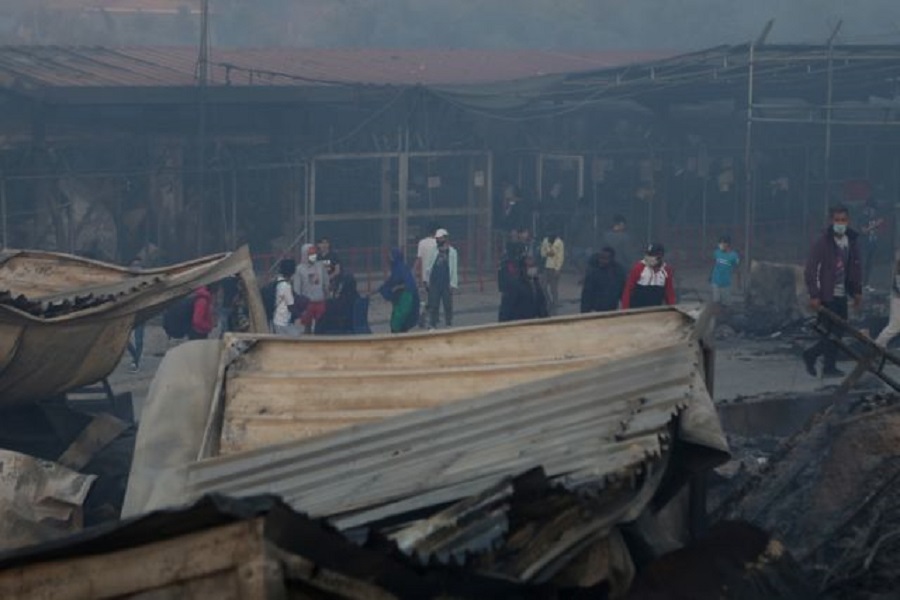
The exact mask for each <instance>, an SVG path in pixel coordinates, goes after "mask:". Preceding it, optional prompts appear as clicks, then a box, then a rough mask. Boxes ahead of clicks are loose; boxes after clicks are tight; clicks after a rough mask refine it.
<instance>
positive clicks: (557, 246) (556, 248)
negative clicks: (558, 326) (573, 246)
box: [541, 233, 566, 316]
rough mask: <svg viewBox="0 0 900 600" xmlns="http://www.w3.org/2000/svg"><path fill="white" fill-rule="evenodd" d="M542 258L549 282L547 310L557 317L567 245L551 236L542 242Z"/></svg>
mask: <svg viewBox="0 0 900 600" xmlns="http://www.w3.org/2000/svg"><path fill="white" fill-rule="evenodd" d="M541 258H543V259H544V278H545V280H546V282H547V308H548V310H549V312H550V315H551V316H552V315H555V314H556V310H557V308H558V306H559V275H560V273H562V268H563V264H564V263H565V260H566V245H565V244H564V243H563V241H562V238H561V237H559V236H558V235H556V234H555V233H554V234H551V235H548V236H547V237H545V238H544V241H542V242H541Z"/></svg>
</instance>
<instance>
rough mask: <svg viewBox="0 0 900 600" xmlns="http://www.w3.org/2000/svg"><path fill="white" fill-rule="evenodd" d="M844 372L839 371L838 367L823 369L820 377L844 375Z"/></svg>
mask: <svg viewBox="0 0 900 600" xmlns="http://www.w3.org/2000/svg"><path fill="white" fill-rule="evenodd" d="M845 375H846V373H844V372H843V371H841V370H840V369H835V368H832V369H825V370H824V371H822V377H844V376H845Z"/></svg>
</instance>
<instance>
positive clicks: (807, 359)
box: [803, 350, 819, 377]
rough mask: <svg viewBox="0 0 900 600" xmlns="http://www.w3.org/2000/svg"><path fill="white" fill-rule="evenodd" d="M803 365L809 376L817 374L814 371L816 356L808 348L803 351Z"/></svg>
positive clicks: (816, 375)
mask: <svg viewBox="0 0 900 600" xmlns="http://www.w3.org/2000/svg"><path fill="white" fill-rule="evenodd" d="M803 366H805V367H806V372H807V373H809V375H810V377H818V376H819V374H818V373H816V357H815V356H813V355H812V354H810V353H809V350H804V351H803Z"/></svg>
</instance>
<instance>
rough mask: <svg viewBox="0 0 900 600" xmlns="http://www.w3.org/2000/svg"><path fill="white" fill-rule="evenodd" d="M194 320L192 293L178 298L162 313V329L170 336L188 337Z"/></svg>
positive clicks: (178, 338) (174, 337) (176, 337)
mask: <svg viewBox="0 0 900 600" xmlns="http://www.w3.org/2000/svg"><path fill="white" fill-rule="evenodd" d="M193 320H194V295H193V294H191V295H190V296H186V297H185V298H181V299H179V300H178V301H177V302H175V303H174V304H172V305H171V306H170V307H169V308H167V309H166V312H165V313H164V314H163V329H164V330H165V332H166V335H168V336H169V337H170V338H173V339H176V340H180V339H182V338H186V337H188V334H189V333H190V332H191V324H192V323H193Z"/></svg>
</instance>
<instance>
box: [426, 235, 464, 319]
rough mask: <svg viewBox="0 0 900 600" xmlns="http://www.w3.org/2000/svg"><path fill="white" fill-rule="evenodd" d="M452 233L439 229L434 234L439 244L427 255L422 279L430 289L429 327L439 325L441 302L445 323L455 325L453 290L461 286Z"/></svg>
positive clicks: (428, 289) (427, 288)
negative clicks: (451, 243) (451, 238)
mask: <svg viewBox="0 0 900 600" xmlns="http://www.w3.org/2000/svg"><path fill="white" fill-rule="evenodd" d="M449 238H450V234H449V233H447V230H446V229H438V230H437V231H436V232H435V234H434V239H435V240H436V241H437V244H436V245H435V247H434V248H432V249H431V250H430V251H429V253H428V255H427V256H426V257H425V261H424V263H423V271H422V279H423V280H424V281H425V285H426V288H425V289H426V290H427V291H428V321H429V323H428V328H429V329H434V328H435V327H437V323H438V316H439V314H440V308H441V304H443V305H444V323H445V324H446V325H447V327H450V326H452V325H453V290H455V289H456V288H457V287H459V276H458V273H457V263H458V259H457V254H456V248H454V247H453V246H451V245H450V239H449Z"/></svg>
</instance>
